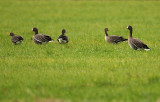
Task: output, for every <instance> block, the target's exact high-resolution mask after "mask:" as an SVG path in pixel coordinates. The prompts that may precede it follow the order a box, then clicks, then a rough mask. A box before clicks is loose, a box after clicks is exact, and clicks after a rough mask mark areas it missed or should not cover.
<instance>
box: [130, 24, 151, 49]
mask: <svg viewBox="0 0 160 102" xmlns="http://www.w3.org/2000/svg"><path fill="white" fill-rule="evenodd" d="M127 29H128V30H129V31H130V34H129V37H128V44H129V46H130V47H131V48H133V49H134V50H150V48H149V47H148V46H147V45H146V44H145V43H143V42H142V41H140V40H139V39H136V38H133V37H132V26H128V27H127Z"/></svg>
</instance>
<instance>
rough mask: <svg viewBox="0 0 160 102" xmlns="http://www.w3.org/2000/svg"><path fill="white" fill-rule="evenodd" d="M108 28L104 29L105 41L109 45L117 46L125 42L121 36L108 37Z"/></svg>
mask: <svg viewBox="0 0 160 102" xmlns="http://www.w3.org/2000/svg"><path fill="white" fill-rule="evenodd" d="M108 31H109V30H108V28H105V34H106V35H105V40H106V41H107V42H109V43H113V44H117V43H119V42H123V41H126V40H127V39H125V38H123V36H116V35H111V36H109V35H108V33H107V32H108Z"/></svg>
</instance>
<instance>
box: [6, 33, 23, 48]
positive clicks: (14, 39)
mask: <svg viewBox="0 0 160 102" xmlns="http://www.w3.org/2000/svg"><path fill="white" fill-rule="evenodd" d="M9 36H12V38H11V41H12V43H13V44H14V45H17V44H20V43H22V41H23V40H24V39H23V38H22V37H21V36H20V35H15V34H14V33H13V32H11V33H10V34H9Z"/></svg>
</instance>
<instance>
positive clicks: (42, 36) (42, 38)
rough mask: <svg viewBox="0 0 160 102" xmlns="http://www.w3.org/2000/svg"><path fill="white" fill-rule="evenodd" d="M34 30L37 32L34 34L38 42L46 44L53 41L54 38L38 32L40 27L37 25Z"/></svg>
mask: <svg viewBox="0 0 160 102" xmlns="http://www.w3.org/2000/svg"><path fill="white" fill-rule="evenodd" d="M32 31H34V33H35V35H34V36H33V40H34V42H35V43H36V44H44V43H48V42H52V41H53V40H52V38H51V37H50V36H48V35H45V34H38V29H37V28H36V27H34V28H33V29H32Z"/></svg>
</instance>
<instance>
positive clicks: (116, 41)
mask: <svg viewBox="0 0 160 102" xmlns="http://www.w3.org/2000/svg"><path fill="white" fill-rule="evenodd" d="M109 39H110V40H111V41H112V42H115V43H118V42H122V41H124V38H123V36H116V35H112V36H109Z"/></svg>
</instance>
